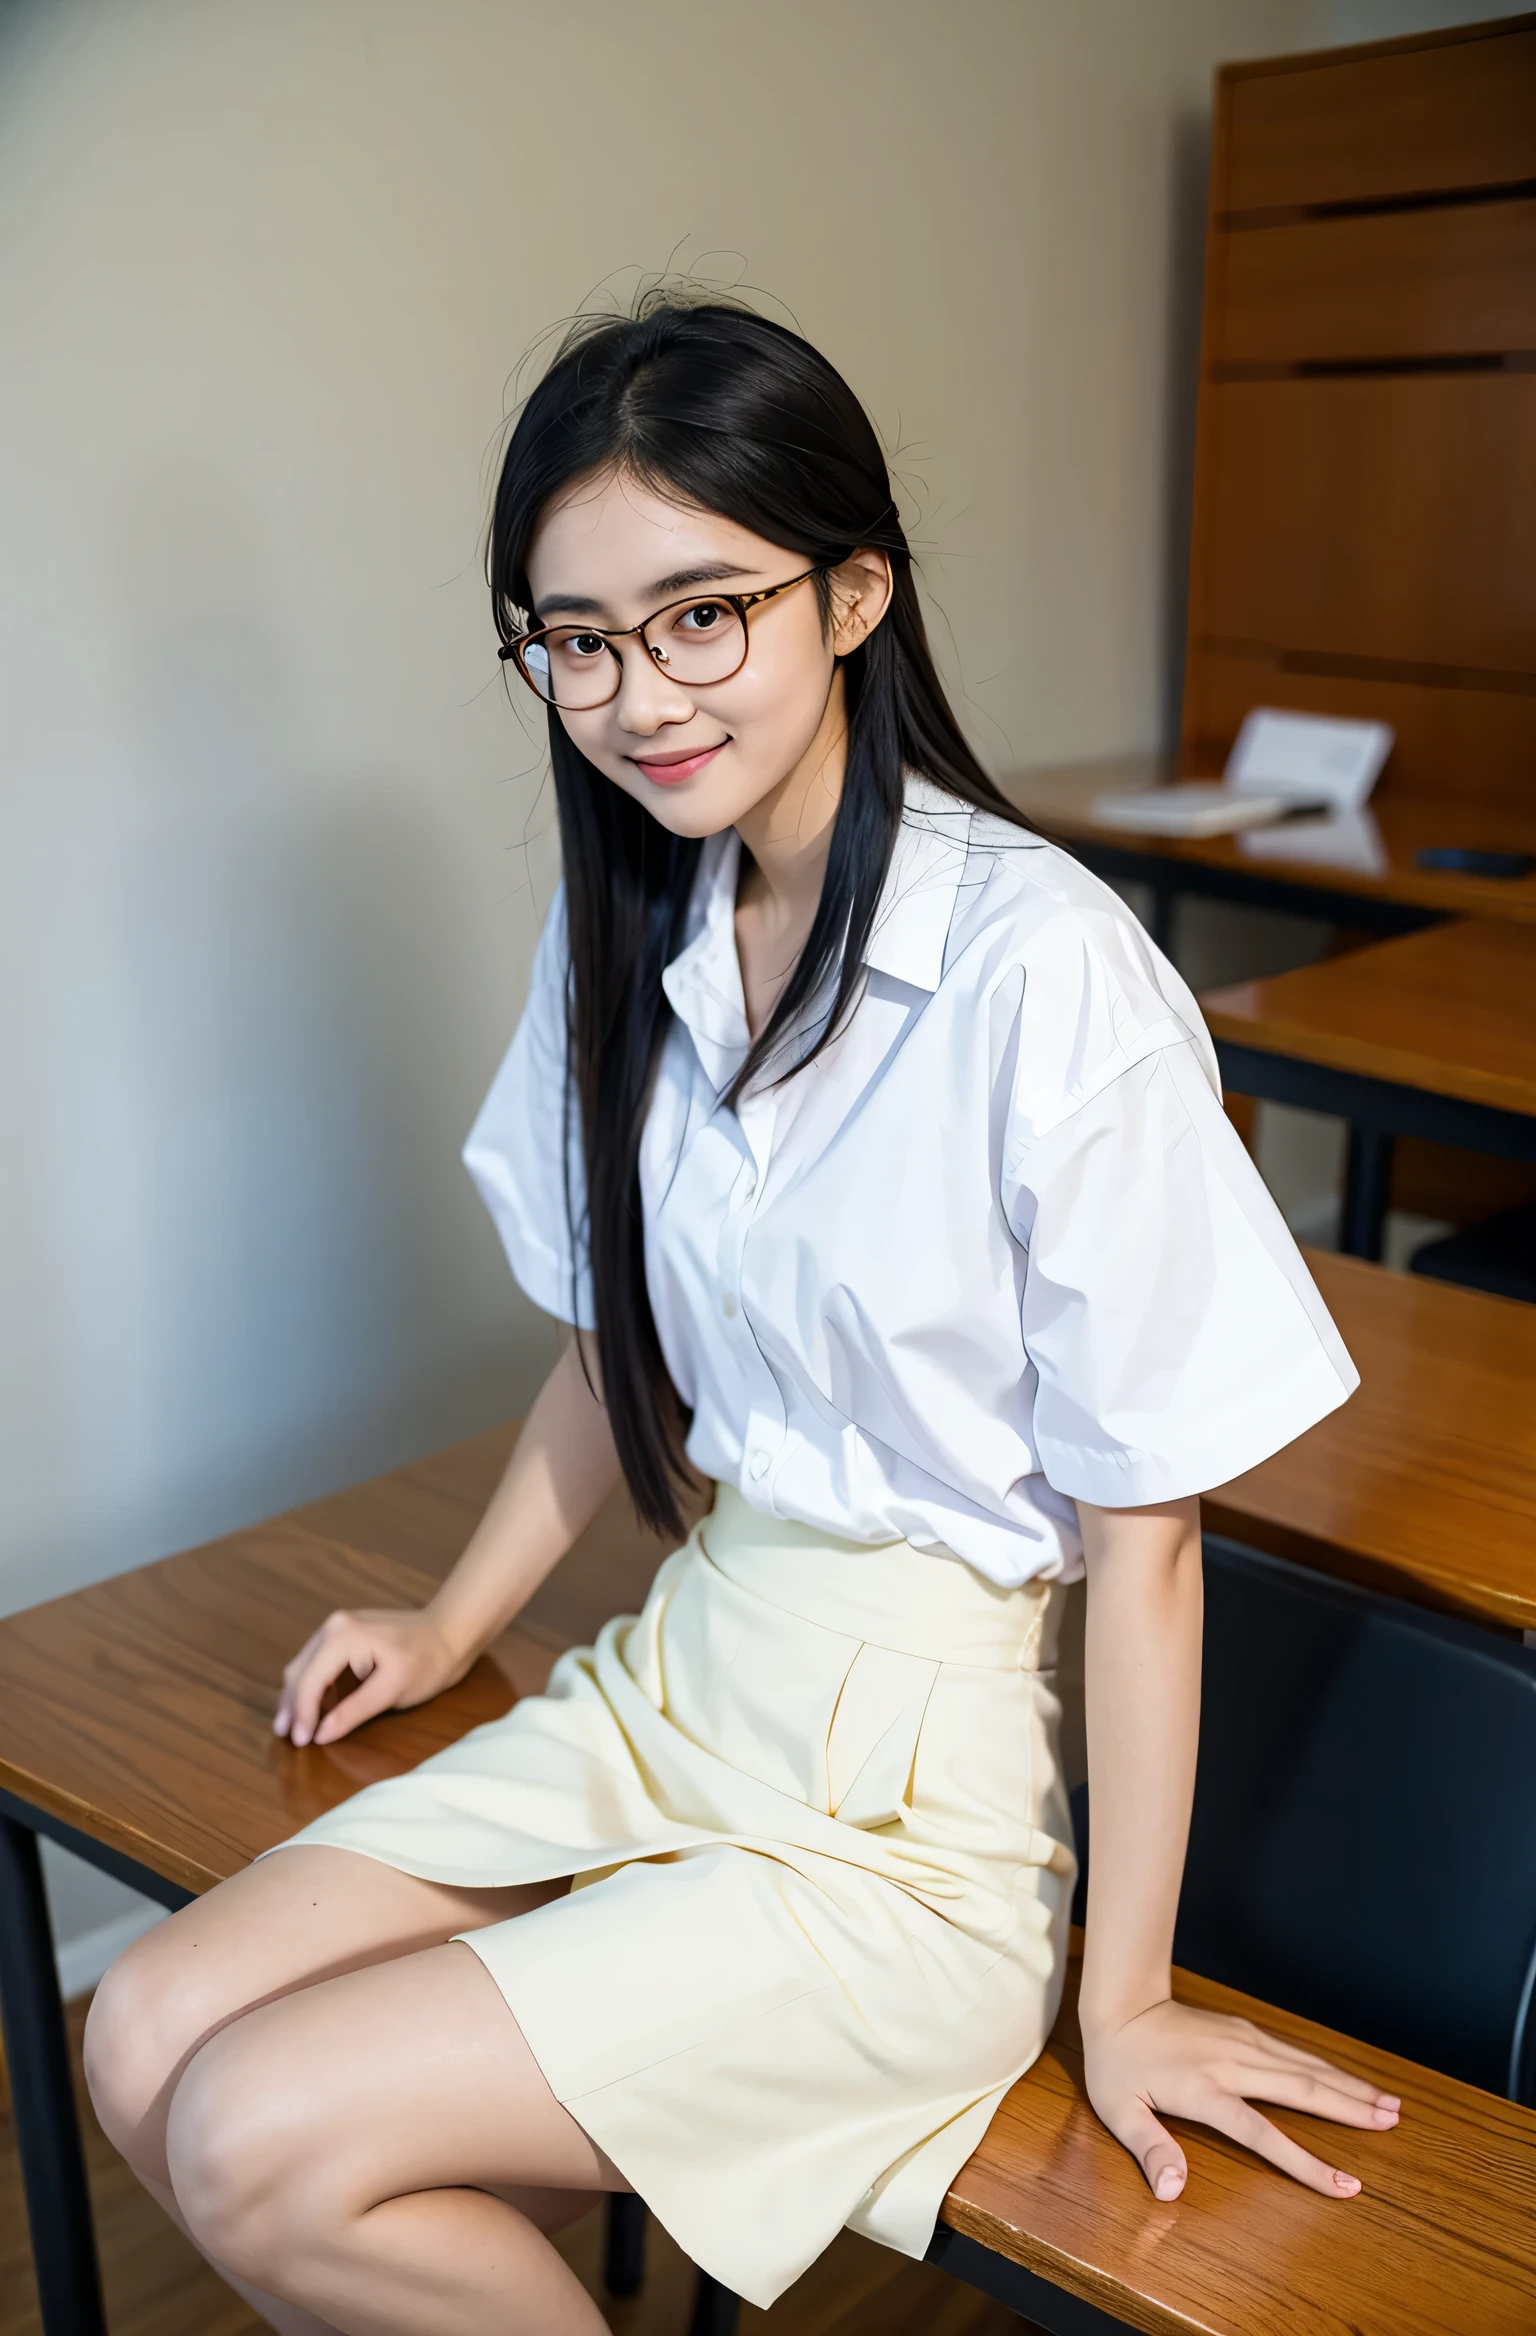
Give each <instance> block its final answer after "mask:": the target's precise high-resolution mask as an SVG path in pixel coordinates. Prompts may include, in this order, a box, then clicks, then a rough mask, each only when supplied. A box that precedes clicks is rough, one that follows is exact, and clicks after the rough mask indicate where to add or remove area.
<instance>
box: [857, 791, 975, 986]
mask: <svg viewBox="0 0 1536 2336" xmlns="http://www.w3.org/2000/svg"><path fill="white" fill-rule="evenodd" d="M970 835H971V806H970V804H969V803H962V802H961V801H960V800H959V799H958V797H956V796H954V795H951V794H949V793H948V792H947V790H946V789H945V788H943V787H940V786H937V785H936V784H935V782H934V781H933V780H932V779H923V778H917V777H915V776H909V777H908V779H907V785H906V800H905V802H904V804H903V807H902V815H901V825H900V827H899V828H898V829H897V831H896V843H895V848H894V850H893V851H892V853H891V864H890V867H889V868H888V869H887V871H886V877H885V886H884V889H883V890H882V892H881V894H880V900H879V905H878V906H877V908H876V910H875V921H874V924H873V925H872V927H871V928H870V935H869V942H868V945H867V947H866V948H865V951H864V962H865V964H866V965H868V966H870V967H872V968H873V970H874V971H875V972H876V973H886V974H889V975H890V976H891V978H892V980H894V981H904V982H907V983H909V984H910V985H911V987H912V988H913V989H919V990H936V989H937V988H938V986H939V981H940V978H941V976H942V975H943V972H944V948H945V944H946V943H947V941H948V939H949V927H950V922H951V919H952V918H953V916H954V913H955V895H956V893H957V892H958V891H959V889H960V879H961V877H962V876H963V875H964V874H965V855H966V851H967V848H968V846H969V843H970Z"/></svg>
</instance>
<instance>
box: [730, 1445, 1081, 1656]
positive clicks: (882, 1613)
mask: <svg viewBox="0 0 1536 2336" xmlns="http://www.w3.org/2000/svg"><path fill="white" fill-rule="evenodd" d="M689 1539H690V1540H693V1541H696V1542H697V1545H698V1547H699V1548H700V1549H701V1550H702V1551H703V1554H704V1555H705V1557H707V1558H708V1559H709V1561H710V1563H711V1564H712V1565H713V1566H714V1567H715V1568H716V1570H717V1571H718V1572H720V1573H722V1574H724V1576H725V1577H726V1579H727V1580H728V1581H730V1582H734V1583H735V1584H736V1585H737V1586H738V1588H740V1589H743V1590H747V1591H749V1592H750V1593H751V1594H752V1595H753V1596H754V1597H756V1598H761V1599H762V1600H763V1601H764V1602H765V1603H766V1604H767V1605H770V1606H777V1607H779V1608H781V1609H782V1610H783V1611H784V1612H786V1613H789V1614H794V1615H797V1616H799V1617H800V1619H801V1620H803V1621H805V1622H810V1623H815V1624H818V1625H819V1626H820V1627H821V1628H822V1629H824V1630H833V1631H838V1632H840V1633H841V1634H842V1635H843V1636H844V1637H846V1638H852V1639H859V1640H861V1641H863V1642H864V1643H865V1644H867V1645H872V1646H882V1647H889V1648H891V1649H892V1651H893V1652H895V1653H897V1654H905V1655H918V1656H923V1657H926V1659H927V1660H928V1661H929V1662H934V1663H971V1664H975V1665H978V1666H980V1667H982V1668H984V1669H987V1670H1008V1671H1012V1670H1020V1671H1036V1670H1041V1671H1043V1670H1050V1669H1052V1668H1054V1666H1055V1662H1056V1642H1057V1638H1058V1636H1059V1632H1060V1621H1061V1600H1060V1599H1059V1598H1057V1597H1054V1596H1053V1595H1052V1592H1053V1590H1054V1589H1055V1587H1056V1585H1055V1584H1054V1583H1052V1582H1025V1583H1024V1584H1023V1585H1022V1587H1020V1588H1019V1589H1015V1590H1005V1589H1001V1588H999V1586H998V1585H997V1584H996V1583H995V1582H989V1581H988V1580H987V1579H986V1578H985V1576H983V1575H981V1574H979V1573H977V1572H976V1570H975V1568H974V1567H973V1566H968V1565H967V1564H966V1563H965V1562H964V1560H963V1559H961V1558H958V1557H953V1556H950V1555H948V1554H947V1553H946V1554H938V1553H935V1552H933V1551H928V1550H920V1549H914V1548H913V1546H912V1544H911V1542H910V1541H884V1542H877V1543H874V1544H871V1543H869V1542H864V1541H843V1540H840V1539H839V1538H838V1536H837V1535H836V1534H832V1533H826V1532H824V1531H823V1530H822V1529H821V1528H820V1527H819V1526H816V1525H802V1524H799V1523H797V1522H796V1521H795V1520H794V1519H793V1518H790V1517H765V1516H763V1515H762V1513H761V1512H760V1511H759V1510H757V1509H754V1508H753V1507H752V1506H751V1504H750V1503H749V1502H748V1501H746V1500H745V1499H744V1498H743V1496H742V1495H741V1493H740V1492H739V1491H738V1490H737V1488H736V1487H735V1486H734V1485H731V1484H717V1485H716V1487H715V1505H714V1507H713V1509H712V1510H711V1511H710V1513H709V1514H708V1516H706V1517H703V1518H701V1519H700V1521H699V1523H698V1524H697V1525H696V1526H695V1527H694V1529H693V1532H692V1534H691V1535H690V1536H689Z"/></svg>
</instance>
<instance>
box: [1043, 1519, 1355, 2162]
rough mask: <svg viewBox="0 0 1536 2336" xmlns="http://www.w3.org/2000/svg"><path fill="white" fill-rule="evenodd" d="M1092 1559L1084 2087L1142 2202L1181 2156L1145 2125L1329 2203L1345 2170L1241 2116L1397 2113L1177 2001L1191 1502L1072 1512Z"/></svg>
mask: <svg viewBox="0 0 1536 2336" xmlns="http://www.w3.org/2000/svg"><path fill="white" fill-rule="evenodd" d="M1078 1515H1079V1517H1080V1519H1081V1521H1082V1530H1083V1547H1084V1552H1085V1555H1086V1558H1087V1565H1088V1631H1087V1645H1086V1682H1087V1719H1088V1773H1089V1782H1090V1787H1091V1790H1092V1795H1093V1845H1092V1857H1091V1860H1090V1864H1089V1875H1088V1931H1087V1939H1086V1943H1085V1946H1084V1952H1083V1986H1082V1997H1081V2004H1080V2010H1081V2017H1082V2027H1083V2048H1084V2060H1085V2070H1086V2076H1087V2083H1088V2095H1089V2098H1090V2100H1091V2101H1092V2102H1093V2105H1094V2107H1095V2109H1096V2110H1097V2111H1098V2113H1099V2115H1100V2117H1102V2119H1103V2120H1104V2123H1105V2124H1106V2125H1107V2126H1108V2127H1109V2129H1110V2131H1111V2132H1112V2133H1113V2134H1114V2135H1115V2136H1116V2138H1117V2139H1118V2140H1120V2141H1122V2142H1123V2143H1124V2144H1125V2146H1126V2148H1127V2149H1128V2150H1129V2151H1130V2152H1131V2153H1132V2155H1133V2156H1134V2157H1135V2158H1137V2159H1138V2160H1139V2161H1140V2163H1141V2166H1142V2170H1143V2171H1144V2173H1145V2174H1146V2177H1147V2181H1148V2183H1149V2184H1150V2185H1151V2188H1152V2190H1153V2192H1154V2194H1155V2195H1156V2196H1157V2197H1159V2198H1177V2197H1178V2195H1179V2193H1180V2191H1181V2190H1182V2189H1183V2187H1184V2183H1185V2179H1186V2175H1187V2172H1188V2168H1187V2165H1186V2163H1185V2158H1184V2152H1183V2150H1182V2149H1181V2148H1180V2147H1179V2145H1178V2143H1177V2142H1176V2141H1175V2140H1174V2138H1173V2136H1172V2134H1171V2133H1169V2131H1168V2130H1167V2128H1166V2126H1164V2125H1163V2124H1162V2123H1161V2122H1160V2121H1159V2116H1158V2112H1159V2111H1161V2112H1162V2113H1163V2114H1164V2115H1165V2116H1174V2117H1183V2118H1192V2119H1195V2120H1197V2121H1198V2122H1199V2123H1201V2124H1205V2125H1211V2126H1214V2127H1215V2128H1216V2129H1217V2130H1218V2131H1219V2132H1222V2133H1226V2134H1230V2135H1231V2136H1232V2138H1233V2139H1234V2140H1236V2141H1240V2142H1242V2143H1244V2144H1245V2145H1246V2146H1247V2147H1248V2148H1250V2149H1252V2150H1254V2151H1256V2152H1257V2153H1258V2154H1259V2156H1261V2157H1266V2158H1269V2159H1270V2160H1271V2161H1272V2162H1273V2163H1274V2164H1275V2165H1277V2166H1280V2167H1282V2168H1283V2169H1284V2171H1285V2172H1287V2173H1289V2174H1293V2175H1295V2177H1296V2178H1297V2180H1298V2181H1301V2182H1305V2183H1306V2184H1308V2186H1309V2187H1310V2188H1312V2189H1314V2190H1320V2191H1322V2192H1323V2193H1324V2195H1325V2196H1327V2197H1332V2198H1341V2197H1349V2196H1352V2195H1353V2193H1354V2192H1355V2191H1357V2190H1358V2189H1359V2187H1360V2185H1359V2183H1358V2181H1357V2180H1356V2179H1355V2177H1354V2176H1353V2175H1352V2174H1344V2173H1340V2172H1338V2171H1337V2170H1336V2169H1335V2168H1334V2167H1332V2166H1329V2165H1327V2164H1325V2163H1324V2161H1323V2160H1322V2159H1321V2158H1316V2157H1313V2156H1312V2155H1311V2153H1310V2152H1309V2151H1307V2150H1304V2149H1303V2148H1302V2147H1301V2146H1300V2144H1299V2143H1297V2142H1294V2141H1292V2140H1291V2139H1290V2137H1289V2136H1288V2135H1286V2134H1284V2133H1282V2132H1281V2131H1280V2130H1279V2128H1278V2127H1277V2126H1275V2125H1273V2124H1271V2122H1270V2121H1269V2119H1268V2118H1267V2117H1264V2116H1262V2115H1261V2114H1260V2112H1259V2111H1258V2110H1257V2109H1255V2108H1253V2107H1252V2106H1251V2103H1252V2102H1253V2101H1254V2100H1261V2101H1272V2102H1275V2103H1278V2104H1283V2105H1286V2106H1288V2107H1291V2108H1295V2109H1306V2110H1310V2111H1311V2112H1312V2113H1313V2114H1314V2115H1316V2116H1323V2117H1331V2118H1333V2119H1335V2120H1336V2121H1337V2122H1338V2123H1340V2124H1344V2125H1355V2126H1362V2127H1364V2128H1365V2129H1366V2130H1367V2131H1380V2130H1381V2129H1382V2128H1384V2127H1386V2126H1390V2125H1395V2124H1396V2122H1397V2115H1398V2103H1397V2100H1396V2099H1395V2097H1394V2096H1392V2095H1390V2094H1386V2093H1378V2092H1377V2091H1376V2089H1375V2087H1374V2086H1372V2085H1368V2084H1366V2083H1364V2082H1363V2081H1362V2080H1361V2079H1360V2078H1358V2077H1352V2076H1345V2075H1344V2074H1342V2072H1341V2071H1339V2070H1338V2069H1335V2068H1332V2067H1330V2066H1329V2064H1328V2062H1326V2061H1324V2060H1319V2059H1317V2058H1316V2057H1315V2056H1314V2055H1313V2054H1311V2053H1305V2052H1300V2051H1298V2050H1296V2049H1295V2048H1294V2047H1293V2046H1291V2045H1288V2044H1281V2043H1280V2042H1278V2041H1277V2040H1276V2039H1275V2038H1273V2037H1270V2036H1266V2035H1265V2034H1264V2033H1263V2032H1262V2030H1260V2029H1258V2028H1256V2027H1254V2026H1253V2025H1252V2023H1251V2022H1250V2021H1247V2020H1233V2019H1226V2018H1223V2017H1221V2016H1219V2015H1217V2014H1215V2013H1212V2012H1200V2011H1194V2010H1191V2009H1189V2008H1188V2007H1187V2006H1184V2005H1181V2004H1175V2003H1174V2002H1173V2000H1172V1990H1171V1984H1170V1977H1171V1965H1172V1959H1173V1926H1174V1917H1175V1915H1176V1913H1177V1911H1178V1901H1179V1884H1180V1881H1181V1879H1182V1877H1183V1871H1184V1851H1185V1846H1186V1843H1187V1841H1188V1836H1189V1814H1190V1806H1191V1803H1192V1801H1193V1798H1194V1787H1195V1753H1196V1748H1197V1745H1198V1741H1199V1731H1200V1652H1201V1615H1202V1598H1201V1574H1200V1504H1199V1502H1198V1501H1197V1500H1185V1501H1172V1502H1169V1503H1168V1504H1167V1506H1165V1507H1161V1508H1149V1509H1095V1508H1092V1507H1090V1506H1089V1505H1088V1504H1087V1503H1086V1502H1081V1501H1080V1502H1079V1503H1078Z"/></svg>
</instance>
